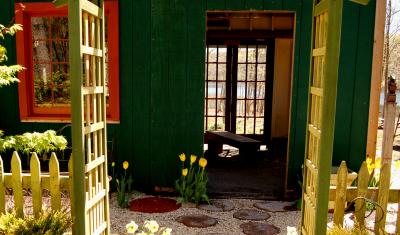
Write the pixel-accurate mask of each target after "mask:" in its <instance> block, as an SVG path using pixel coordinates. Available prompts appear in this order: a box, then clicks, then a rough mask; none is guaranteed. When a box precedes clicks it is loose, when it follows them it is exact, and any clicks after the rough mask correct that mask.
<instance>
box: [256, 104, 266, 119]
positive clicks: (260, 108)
mask: <svg viewBox="0 0 400 235" xmlns="http://www.w3.org/2000/svg"><path fill="white" fill-rule="evenodd" d="M264 108H265V103H264V100H257V101H256V116H257V117H264Z"/></svg>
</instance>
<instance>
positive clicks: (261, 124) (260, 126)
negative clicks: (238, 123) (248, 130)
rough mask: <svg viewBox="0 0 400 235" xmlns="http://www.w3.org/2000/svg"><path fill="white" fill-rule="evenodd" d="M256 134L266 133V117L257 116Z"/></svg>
mask: <svg viewBox="0 0 400 235" xmlns="http://www.w3.org/2000/svg"><path fill="white" fill-rule="evenodd" d="M255 134H257V135H262V134H264V118H256V129H255Z"/></svg>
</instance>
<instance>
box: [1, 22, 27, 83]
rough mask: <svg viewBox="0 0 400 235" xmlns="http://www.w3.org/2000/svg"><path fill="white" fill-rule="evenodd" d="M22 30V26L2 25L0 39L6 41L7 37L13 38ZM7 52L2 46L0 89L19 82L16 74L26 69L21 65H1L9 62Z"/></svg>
mask: <svg viewBox="0 0 400 235" xmlns="http://www.w3.org/2000/svg"><path fill="white" fill-rule="evenodd" d="M19 30H22V25H20V24H14V25H12V26H10V27H5V26H4V25H2V24H0V39H4V37H5V35H11V36H13V35H14V34H15V33H16V32H17V31H19ZM7 59H8V58H7V50H6V48H5V47H4V46H2V45H1V44H0V87H3V86H6V85H9V84H11V83H14V82H18V81H19V80H18V78H17V77H16V74H17V73H18V72H19V71H21V70H23V69H24V68H23V67H22V66H20V65H10V66H7V65H1V64H2V63H5V62H6V61H7Z"/></svg>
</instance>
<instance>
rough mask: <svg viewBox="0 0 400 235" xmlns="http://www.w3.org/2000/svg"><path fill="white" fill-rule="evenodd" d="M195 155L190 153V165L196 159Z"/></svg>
mask: <svg viewBox="0 0 400 235" xmlns="http://www.w3.org/2000/svg"><path fill="white" fill-rule="evenodd" d="M196 159H197V157H196V156H195V155H190V165H192V164H193V163H194V162H195V161H196Z"/></svg>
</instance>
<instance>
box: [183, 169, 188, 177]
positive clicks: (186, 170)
mask: <svg viewBox="0 0 400 235" xmlns="http://www.w3.org/2000/svg"><path fill="white" fill-rule="evenodd" d="M187 174H188V169H187V168H185V169H182V175H183V177H186V176H187Z"/></svg>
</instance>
